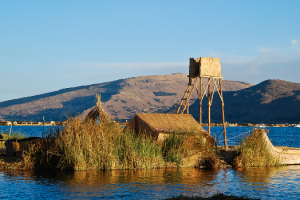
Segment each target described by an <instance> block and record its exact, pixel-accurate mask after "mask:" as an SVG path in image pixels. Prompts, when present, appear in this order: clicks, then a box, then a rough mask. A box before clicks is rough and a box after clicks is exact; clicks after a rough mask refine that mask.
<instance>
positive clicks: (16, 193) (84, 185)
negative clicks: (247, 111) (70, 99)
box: [0, 126, 300, 199]
mask: <svg viewBox="0 0 300 200" xmlns="http://www.w3.org/2000/svg"><path fill="white" fill-rule="evenodd" d="M6 128H8V129H9V127H4V126H0V132H1V130H6ZM48 128H49V127H48ZM17 129H18V131H19V132H22V133H24V134H25V135H27V134H28V136H41V131H42V127H36V128H35V127H13V131H16V130H17ZM267 129H268V130H269V134H268V135H269V137H270V139H271V140H272V142H273V144H274V145H275V146H277V145H285V146H290V147H300V145H299V142H298V141H300V140H299V139H300V138H299V137H300V128H293V127H290V128H267ZM251 130H252V129H251V128H248V127H228V128H227V138H229V142H228V143H229V145H232V144H237V143H238V142H239V141H240V140H241V139H242V137H243V135H241V136H239V137H236V136H237V135H240V134H242V133H247V132H249V131H251ZM212 132H214V133H216V136H217V138H218V137H219V136H220V133H221V132H222V128H221V127H213V128H212ZM220 143H222V141H221V142H220ZM0 190H1V192H0V198H3V199H41V198H43V199H99V198H103V199H163V198H167V197H171V196H174V195H180V194H183V195H188V196H193V195H204V196H210V195H213V194H215V193H217V192H222V193H226V194H234V195H247V196H249V197H252V198H261V199H300V165H299V166H298V165H293V166H284V167H268V168H246V169H239V170H236V169H225V170H204V169H194V168H191V169H189V168H186V169H152V170H123V171H122V170H112V171H109V172H105V171H80V172H60V171H24V170H6V171H0Z"/></svg>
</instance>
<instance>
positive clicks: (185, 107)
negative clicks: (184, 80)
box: [176, 77, 199, 114]
mask: <svg viewBox="0 0 300 200" xmlns="http://www.w3.org/2000/svg"><path fill="white" fill-rule="evenodd" d="M198 78H199V77H195V78H189V84H188V87H187V89H186V91H185V93H184V95H183V97H182V99H181V102H180V104H179V106H178V109H177V112H176V113H181V114H183V113H184V111H185V110H186V113H189V102H190V98H191V95H192V92H193V90H194V88H195V87H196V88H197V80H198ZM184 101H185V103H183V102H184Z"/></svg>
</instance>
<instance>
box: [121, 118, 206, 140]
mask: <svg viewBox="0 0 300 200" xmlns="http://www.w3.org/2000/svg"><path fill="white" fill-rule="evenodd" d="M125 129H131V130H134V131H135V132H136V133H145V134H147V135H149V136H152V137H154V138H156V139H157V137H158V135H159V133H171V132H181V133H185V132H195V131H196V132H206V131H205V130H204V129H203V128H202V127H201V126H200V125H199V124H198V122H197V121H196V120H195V119H194V118H193V116H192V115H190V114H161V113H140V114H137V115H136V116H135V117H134V118H133V119H132V120H131V121H130V122H129V123H128V124H127V126H126V127H125Z"/></svg>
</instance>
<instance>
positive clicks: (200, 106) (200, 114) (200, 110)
mask: <svg viewBox="0 0 300 200" xmlns="http://www.w3.org/2000/svg"><path fill="white" fill-rule="evenodd" d="M199 90H200V94H199V124H200V126H202V77H200V88H199Z"/></svg>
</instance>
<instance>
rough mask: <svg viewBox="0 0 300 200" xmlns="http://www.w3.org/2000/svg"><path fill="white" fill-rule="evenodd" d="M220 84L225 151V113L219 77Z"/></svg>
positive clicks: (220, 82)
mask: <svg viewBox="0 0 300 200" xmlns="http://www.w3.org/2000/svg"><path fill="white" fill-rule="evenodd" d="M219 84H220V95H221V106H222V122H223V129H224V145H225V151H227V149H228V147H227V140H226V125H225V114H224V99H223V93H222V81H221V79H219Z"/></svg>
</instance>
